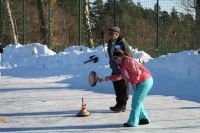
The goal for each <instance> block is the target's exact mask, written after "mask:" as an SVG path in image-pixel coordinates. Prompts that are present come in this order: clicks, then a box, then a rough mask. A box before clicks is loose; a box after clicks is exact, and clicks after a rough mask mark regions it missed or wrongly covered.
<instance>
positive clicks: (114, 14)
mask: <svg viewBox="0 0 200 133" xmlns="http://www.w3.org/2000/svg"><path fill="white" fill-rule="evenodd" d="M113 17H114V26H116V0H114V11H113Z"/></svg>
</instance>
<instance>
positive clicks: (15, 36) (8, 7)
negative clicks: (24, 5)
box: [6, 0, 18, 44]
mask: <svg viewBox="0 0 200 133" xmlns="http://www.w3.org/2000/svg"><path fill="white" fill-rule="evenodd" d="M6 8H7V11H8V16H9V21H10V24H11V30H12V31H11V32H12V37H13V40H14V43H15V44H18V42H17V35H16V32H15V26H14V22H13V18H12V12H11V10H10V4H9V0H6Z"/></svg>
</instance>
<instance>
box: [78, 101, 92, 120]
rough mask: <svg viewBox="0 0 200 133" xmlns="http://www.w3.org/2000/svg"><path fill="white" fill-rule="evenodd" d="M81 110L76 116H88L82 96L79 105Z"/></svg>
mask: <svg viewBox="0 0 200 133" xmlns="http://www.w3.org/2000/svg"><path fill="white" fill-rule="evenodd" d="M81 107H82V108H81V110H80V111H79V112H78V114H77V116H78V117H86V116H89V115H90V112H88V111H87V108H86V104H85V103H84V100H83V98H82V106H81Z"/></svg>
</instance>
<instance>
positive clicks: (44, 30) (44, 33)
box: [37, 0, 47, 44]
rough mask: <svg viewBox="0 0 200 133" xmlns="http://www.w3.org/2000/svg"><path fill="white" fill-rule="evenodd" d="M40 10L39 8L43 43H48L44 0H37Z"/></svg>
mask: <svg viewBox="0 0 200 133" xmlns="http://www.w3.org/2000/svg"><path fill="white" fill-rule="evenodd" d="M37 5H38V10H39V16H40V22H41V25H40V31H41V33H42V40H43V41H42V43H43V44H46V43H47V24H46V21H45V15H44V2H43V0H37Z"/></svg>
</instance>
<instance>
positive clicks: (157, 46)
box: [156, 0, 159, 56]
mask: <svg viewBox="0 0 200 133" xmlns="http://www.w3.org/2000/svg"><path fill="white" fill-rule="evenodd" d="M156 25H157V31H156V32H157V33H156V52H157V56H159V0H157V24H156Z"/></svg>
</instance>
